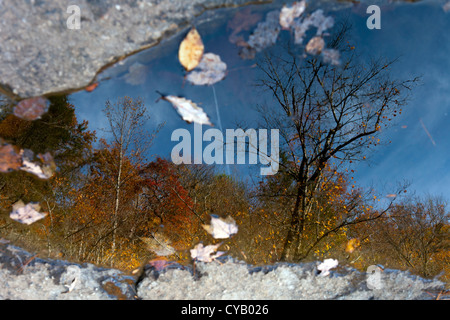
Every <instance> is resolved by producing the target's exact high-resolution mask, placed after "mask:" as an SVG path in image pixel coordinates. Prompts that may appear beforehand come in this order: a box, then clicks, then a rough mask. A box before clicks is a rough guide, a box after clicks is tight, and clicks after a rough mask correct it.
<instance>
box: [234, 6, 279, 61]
mask: <svg viewBox="0 0 450 320" xmlns="http://www.w3.org/2000/svg"><path fill="white" fill-rule="evenodd" d="M279 20H280V11H279V10H274V11H270V12H268V13H267V15H266V19H265V20H264V21H262V22H260V23H258V25H257V26H256V28H255V30H254V31H253V33H252V34H251V35H250V37H249V40H248V41H247V43H248V45H249V47H251V48H252V49H253V50H255V51H256V52H259V51H261V50H263V49H265V48H268V47H270V46H272V45H274V44H275V42H276V41H277V38H278V34H279V33H280V31H281V27H280V23H279ZM241 56H243V55H241Z"/></svg>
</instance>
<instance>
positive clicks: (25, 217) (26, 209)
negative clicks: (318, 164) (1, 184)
mask: <svg viewBox="0 0 450 320" xmlns="http://www.w3.org/2000/svg"><path fill="white" fill-rule="evenodd" d="M40 209H41V206H40V205H39V204H38V203H34V202H30V203H28V204H27V205H25V203H24V202H23V201H22V200H19V201H17V202H16V203H14V204H13V210H12V212H11V213H10V214H9V217H10V218H11V219H13V220H15V221H17V222H20V223H23V224H27V225H30V224H32V223H34V222H36V221H38V220H40V219H43V218H44V217H45V216H46V215H47V213H46V212H44V213H41V212H39V210H40Z"/></svg>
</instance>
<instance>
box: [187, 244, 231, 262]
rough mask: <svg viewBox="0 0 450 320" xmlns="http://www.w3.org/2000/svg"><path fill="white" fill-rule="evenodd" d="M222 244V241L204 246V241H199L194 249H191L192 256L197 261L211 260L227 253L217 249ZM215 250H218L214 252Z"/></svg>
mask: <svg viewBox="0 0 450 320" xmlns="http://www.w3.org/2000/svg"><path fill="white" fill-rule="evenodd" d="M220 245H221V243H218V244H216V245H208V246H206V247H204V246H203V244H202V243H199V244H197V245H196V246H195V247H194V249H191V250H190V251H191V257H192V259H194V260H197V261H202V262H211V261H213V260H215V259H216V258H218V257H220V256H221V255H223V254H224V253H225V252H223V251H217V249H218V248H219V247H220ZM215 251H217V252H216V253H214V252H215Z"/></svg>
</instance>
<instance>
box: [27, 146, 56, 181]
mask: <svg viewBox="0 0 450 320" xmlns="http://www.w3.org/2000/svg"><path fill="white" fill-rule="evenodd" d="M20 154H21V156H22V166H21V167H20V168H19V169H20V170H22V171H26V172H28V173H31V174H34V175H35V176H37V177H38V178H40V179H50V178H51V177H52V176H53V173H54V169H55V163H54V161H53V157H52V156H51V155H50V153H48V152H47V153H45V154H38V158H39V159H40V160H41V163H40V164H38V163H36V162H33V161H32V159H33V158H34V155H33V152H32V151H31V150H28V149H25V150H21V152H20Z"/></svg>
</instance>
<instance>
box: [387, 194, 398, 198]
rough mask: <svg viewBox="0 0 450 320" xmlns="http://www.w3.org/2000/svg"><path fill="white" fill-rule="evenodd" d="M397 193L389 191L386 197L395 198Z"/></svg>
mask: <svg viewBox="0 0 450 320" xmlns="http://www.w3.org/2000/svg"><path fill="white" fill-rule="evenodd" d="M395 197H397V195H396V194H395V193H389V194H387V195H386V198H395Z"/></svg>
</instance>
